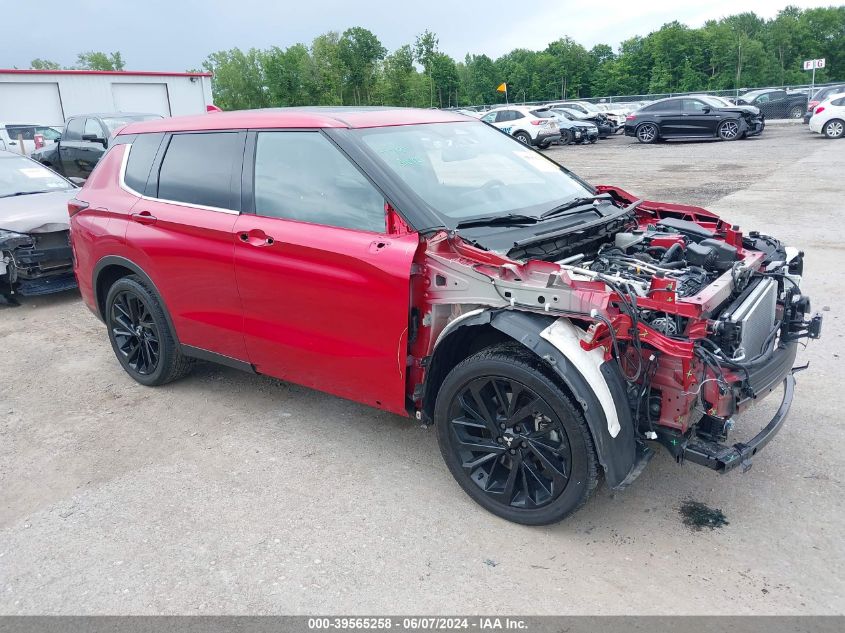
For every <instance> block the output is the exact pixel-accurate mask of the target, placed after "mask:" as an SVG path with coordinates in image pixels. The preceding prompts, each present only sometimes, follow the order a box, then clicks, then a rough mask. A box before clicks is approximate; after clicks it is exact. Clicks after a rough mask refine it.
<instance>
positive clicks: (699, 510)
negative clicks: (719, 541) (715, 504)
mask: <svg viewBox="0 0 845 633" xmlns="http://www.w3.org/2000/svg"><path fill="white" fill-rule="evenodd" d="M679 512H680V514H681V517H683V519H684V525H686V526H688V527H690V528H692V529H693V530H695V531H701V530H702V529H704V528H710V529H711V530H715V529H716V528H720V527H723V526H725V525H729V522H728V518H727V517H726V516H725V515H724V514H723V513H722V511H721V510H719V509H717V508H711V507H709V506H707V505H705V504H703V503H701V502H699V501H684V503H683V505H682V506H681V508H680V510H679Z"/></svg>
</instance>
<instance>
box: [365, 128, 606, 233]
mask: <svg viewBox="0 0 845 633" xmlns="http://www.w3.org/2000/svg"><path fill="white" fill-rule="evenodd" d="M354 133H355V134H356V135H357V136H358V137H359V138H360V139H361V140H362V141H363V143H364V145H365V146H366V147H367V148H368V149H369V150H370V151H371V152H372V154H373V155H374V157H375V158H376V160H378V161H379V162H380V163H381V164H382V165H383V166H384V167H386V168H387V169H388V170H389V171H390V172H392V174H394V175H395V176H397V177H398V178H399V179H400V180H401V181H402V183H403V184H404V185H405V186H407V187H408V188H409V189H410V190H411V191H412V192H413V193H414V194H416V195H417V196H418V197H419V198H421V199H422V200H423V201H424V202H425V203H426V204H428V206H429V207H431V208H432V209H433V210H434V211H435V212H436V213H437V214H438V215H439V216H440V217H441V218H442V221H443V223H444V225H445V226H447V227H449V228H454V227H455V226H456V225H457V223H458V222H461V221H465V220H467V219H469V218H477V217H482V216H483V217H488V216H496V215H507V214H523V215H532V216H539V215H540V214H541V213H543V212H544V211H548V210H549V209H551V208H554V207H556V206H558V205H560V204H562V203H565V202H567V201H569V200H572V199H574V198H577V197H584V196H589V195H592V193H593V192H592V191H589V190H588V189H587V188H586V187H585V186H584V185H582V184H581V183H580V182H578V181H577V180H575V178H573V177H572V176H570V175H569V174H567V173H566V172H565V171H564V170H563V169H562V168H561V167H560V166H558V165H557V164H555V163H553V162H552V161H550V160H548V159H546V158H544V157H543V156H542V155H541V154H539V153H537V152H535V151H533V150H531V149H528V148H527V147H525V146H524V145H522V144H521V143H520V142H519V141H516V140H514V139H512V138H510V137H508V136H507V135H505V134H502V133H501V132H499V131H497V130H495V129H493V128H491V127H489V126H487V125H484V124H482V123H471V122H465V123H464V122H461V123H431V124H425V125H402V126H395V127H383V128H365V129H359V130H355V131H354Z"/></svg>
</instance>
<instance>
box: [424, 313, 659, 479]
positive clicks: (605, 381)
mask: <svg viewBox="0 0 845 633" xmlns="http://www.w3.org/2000/svg"><path fill="white" fill-rule="evenodd" d="M484 324H489V325H491V326H492V327H494V328H496V329H497V330H499V331H500V332H502V333H503V334H506V335H507V336H509V337H510V338H512V339H514V340H515V341H517V342H519V343H520V344H522V345H524V346H525V347H527V348H528V349H530V350H531V351H532V352H534V353H535V354H536V355H537V356H538V357H540V358H541V359H542V360H543V361H544V362H545V363H546V364H547V365H548V366H549V367H550V368H551V369H552V370H553V371H554V372H555V373H556V374H557V375H558V376H559V377H560V378H561V380H563V382H564V384H566V386H567V387H568V388H569V390H570V392H571V393H572V395H573V396H574V397H575V399H576V400H577V402H578V404H579V405H580V406H581V409H582V411H583V413H584V417H585V418H586V421H587V425H588V427H589V428H590V432H591V433H592V436H593V443H594V445H595V447H596V453H597V454H598V460H599V463H600V464H601V465H602V467H603V468H604V471H605V479H606V481H607V485H608V486H609V487H611V488H623V487H625V486H627V485H628V484H629V483H630V482H631V481H632V480H633V479H634V478H635V477H636V476H637V475H638V474H639V472H640V470H641V468H640V467H638V461H639V460H640V457H641V455H642V449H640V450H638V446H637V442H636V436H635V433H634V423H633V419H632V416H631V409H630V407H629V406H628V401H627V396H626V389H625V381H624V379H623V378H622V374H621V372H620V370H619V367H618V365H617V364H616V363H615V362H601V364H598V363H593V361H592V359H587V355H588V352H586V351H585V350H583V349H581V348H580V346H578V347H577V349H576V348H575V347H574V346H573V345H572V343H573V341H572V338H571V336H570V335H568V334H567V332H569V328H574V326H572V325H571V324H570V323H569V321H568V319H565V318H564V319H558V318H556V317H553V316H547V315H543V314H536V313H532V312H520V311H516V310H481V311H478V312H473V313H471V314H467V315H465V316H464V317H462V318H461V319H460V320H459V321H457V322H453V323H450V324H449V327H448V328H447V329H446V330H444V331H443V333H441V335H440V337H438V345H439V344H440V343H441V342H443V340H444V339H446V338H448V336H451V335H452V334H454V333H456V332H459V331H460V330H461V329H462V328H466V327H473V326H477V325H484ZM437 347H438V346H435V349H434V353H433V357H434V358H435V359H436V356H437ZM579 354H583V356H579ZM591 366H592V367H593V369H592V370H591V369H590V367H591ZM585 374H586V376H585ZM599 394H600V395H599ZM643 465H644V464H643Z"/></svg>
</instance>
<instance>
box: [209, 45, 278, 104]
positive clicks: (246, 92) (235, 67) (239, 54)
mask: <svg viewBox="0 0 845 633" xmlns="http://www.w3.org/2000/svg"><path fill="white" fill-rule="evenodd" d="M261 55H262V53H261V51H259V50H256V49H254V48H252V49H250V50H249V51H247V52H246V53H244V52H243V51H241V50H240V49H239V48H233V49H231V50H228V51H218V52H216V53H212V54H211V55H209V56H208V57H207V58H206V60H205V61H204V62H203V63H202V66H203V68H204V69H205V70H207V71H208V72H210V73H213V74H214V78H213V89H214V101H215V103H216V104H217V105H218V106H220V107H221V108H223V109H224V110H243V109H246V108H267V107H269V106H270V105H271V101H270V98H269V89H268V87H267V85H266V82H265V80H264V73H263V70H262V65H261V59H260V58H261Z"/></svg>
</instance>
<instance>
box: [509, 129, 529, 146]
mask: <svg viewBox="0 0 845 633" xmlns="http://www.w3.org/2000/svg"><path fill="white" fill-rule="evenodd" d="M513 137H514V138H515V139H516V140H517V141H519V142H520V143H524V144H525V145H531V136H529V134H528V132H522V131H520V132H517V133H516V134H514V135H513Z"/></svg>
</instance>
